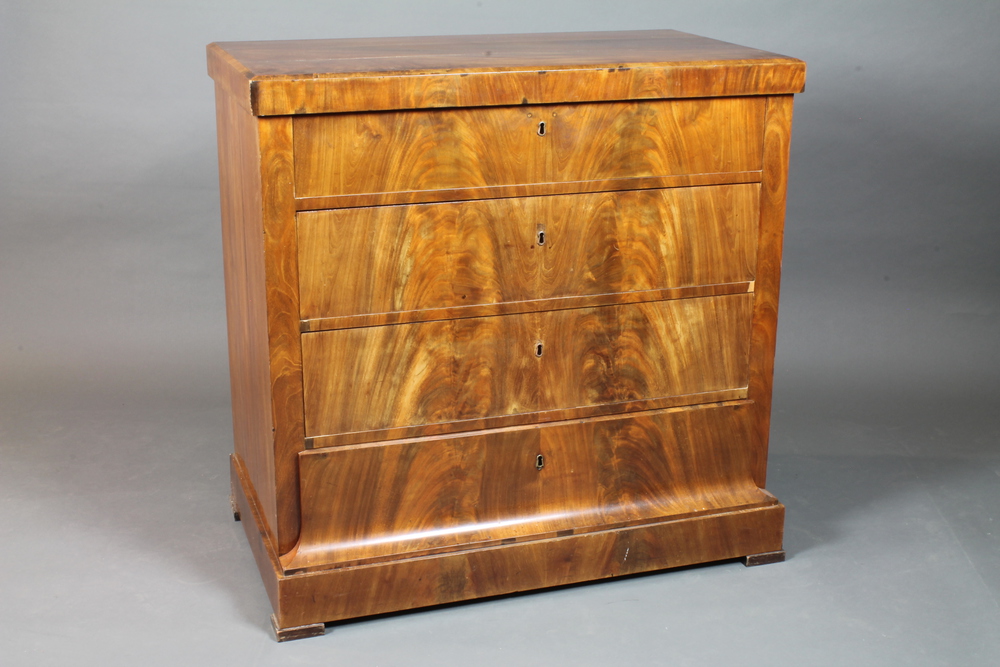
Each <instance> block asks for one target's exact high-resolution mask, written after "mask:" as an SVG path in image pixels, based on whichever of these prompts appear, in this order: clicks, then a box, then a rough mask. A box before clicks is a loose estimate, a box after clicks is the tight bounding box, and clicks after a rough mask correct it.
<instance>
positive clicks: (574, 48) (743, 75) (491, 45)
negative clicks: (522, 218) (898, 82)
mask: <svg viewBox="0 0 1000 667" xmlns="http://www.w3.org/2000/svg"><path fill="white" fill-rule="evenodd" d="M208 62H209V66H208V69H209V74H210V75H211V76H212V77H213V78H215V79H216V81H217V82H219V83H220V85H222V86H223V88H224V89H226V90H227V91H228V92H229V93H230V94H231V95H232V96H233V97H234V99H236V100H238V101H239V103H240V104H242V105H244V107H245V108H246V109H247V110H251V111H252V112H253V113H255V114H258V115H264V116H266V115H284V114H306V113H331V112H349V111H374V110H383V109H400V108H404V109H416V108H426V107H448V106H452V107H460V106H489V105H509V104H522V103H525V104H526V103H536V104H537V103H559V102H568V101H577V102H596V101H605V100H624V99H649V98H666V97H711V96H733V95H754V94H756V95H767V94H781V93H796V92H801V91H802V89H803V86H804V83H805V63H803V62H802V61H800V60H796V59H794V58H788V57H786V56H780V55H777V54H774V53H768V52H766V51H759V50H757V49H751V48H747V47H742V46H737V45H735V44H729V43H726V42H720V41H717V40H713V39H707V38H704V37H698V36H696V35H689V34H685V33H682V32H677V31H674V30H637V31H627V32H599V33H540V34H532V35H462V36H443V37H395V38H375V39H371V38H364V39H338V40H299V41H273V42H227V43H220V44H210V45H209V46H208Z"/></svg>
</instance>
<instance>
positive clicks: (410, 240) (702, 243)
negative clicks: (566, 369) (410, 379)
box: [297, 184, 759, 319]
mask: <svg viewBox="0 0 1000 667" xmlns="http://www.w3.org/2000/svg"><path fill="white" fill-rule="evenodd" d="M758 191H759V186H758V185H757V184H744V185H723V186H715V187H703V188H676V189H669V190H638V191H628V192H614V193H596V194H584V195H563V196H555V197H526V198H518V199H495V200H482V201H471V202H461V203H447V204H427V205H417V206H390V207H376V208H365V209H339V210H329V211H316V212H308V213H299V214H298V219H297V220H298V246H299V295H300V297H299V308H300V313H301V317H302V318H303V319H333V318H343V317H347V316H351V315H364V314H377V313H406V312H408V311H420V310H434V309H448V308H452V309H454V308H467V307H471V306H474V305H480V304H496V303H503V302H518V301H533V300H541V299H545V300H550V301H553V300H565V299H566V298H573V297H583V296H591V295H593V296H597V295H610V294H621V293H626V292H642V291H657V290H666V289H669V288H678V287H693V286H701V285H718V284H726V283H749V282H751V281H753V280H754V267H755V264H756V244H757V217H758V214H759V201H758ZM743 291H746V290H745V289H744V290H743ZM553 307H557V303H555V302H553V303H550V304H547V307H544V306H543V307H541V308H540V309H549V308H553ZM411 317H413V316H411Z"/></svg>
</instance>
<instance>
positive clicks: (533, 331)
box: [302, 294, 753, 437]
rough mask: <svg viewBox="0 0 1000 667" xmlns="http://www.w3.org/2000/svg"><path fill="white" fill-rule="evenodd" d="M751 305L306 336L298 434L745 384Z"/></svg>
mask: <svg viewBox="0 0 1000 667" xmlns="http://www.w3.org/2000/svg"><path fill="white" fill-rule="evenodd" d="M752 305H753V295H752V294H737V295H729V296H718V297H707V298H698V299H680V300H675V301H660V302H648V303H637V304H623V305H617V306H605V307H600V308H580V309H569V310H558V311H548V312H541V313H523V314H517V315H503V316H496V317H478V318H467V319H457V320H442V321H435V322H423V323H417V324H400V325H394V326H383V327H365V328H356V329H342V330H336V331H323V332H317V333H306V334H303V335H302V361H303V369H302V375H303V382H304V399H305V427H306V435H307V436H309V437H314V436H323V435H329V434H339V433H352V432H359V431H375V430H379V429H388V428H394V427H400V426H407V425H419V424H434V423H441V422H457V421H461V420H477V419H484V418H492V417H500V416H505V415H515V414H521V413H531V412H537V411H544V410H559V409H574V408H582V407H586V406H595V405H611V404H626V403H628V402H630V401H641V400H644V399H651V398H656V397H668V396H680V395H685V394H696V393H701V392H711V391H718V390H726V389H735V388H742V387H746V386H747V377H748V375H747V373H748V349H749V337H750V318H751V310H752ZM691 402H695V401H691Z"/></svg>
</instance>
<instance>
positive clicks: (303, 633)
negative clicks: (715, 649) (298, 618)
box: [271, 614, 326, 642]
mask: <svg viewBox="0 0 1000 667" xmlns="http://www.w3.org/2000/svg"><path fill="white" fill-rule="evenodd" d="M271 627H272V628H273V629H274V636H275V637H276V638H277V640H278V641H279V642H288V641H291V640H293V639H305V638H307V637H319V636H321V635H323V634H324V633H325V632H326V626H325V625H323V624H322V623H313V624H312V625H298V626H296V627H294V628H279V627H278V619H277V618H275V616H274V614H271Z"/></svg>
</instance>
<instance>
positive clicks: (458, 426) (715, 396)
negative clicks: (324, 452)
mask: <svg viewBox="0 0 1000 667" xmlns="http://www.w3.org/2000/svg"><path fill="white" fill-rule="evenodd" d="M746 398H747V387H739V388H736V389H722V390H719V391H706V392H701V393H696V394H683V395H680V396H661V397H657V398H649V399H643V400H637V401H624V402H621V403H603V404H600V405H586V406H580V407H573V408H560V409H558V410H542V411H539V412H522V413H519V414H515V415H501V416H497V417H484V418H481V419H463V420H461V421H453V422H438V423H434V424H419V425H414V426H398V427H394V428H384V429H377V430H372V431H354V432H351V433H337V434H331V435H318V436H312V437H308V438H306V440H305V448H306V449H323V448H327V447H343V446H350V445H366V444H369V443H380V442H384V441H387V440H392V441H394V442H395V441H401V440H407V439H413V438H424V437H434V436H442V437H450V436H456V435H460V434H466V433H468V432H470V431H480V430H487V429H504V428H510V427H532V426H535V425H537V424H549V423H554V422H562V421H573V420H579V419H589V418H597V419H600V418H602V417H604V418H609V419H613V418H615V417H619V416H621V415H622V414H624V413H629V414H631V413H634V412H645V411H649V410H662V409H664V408H681V407H689V406H690V407H705V406H710V405H719V404H726V403H728V402H731V401H742V400H746Z"/></svg>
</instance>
